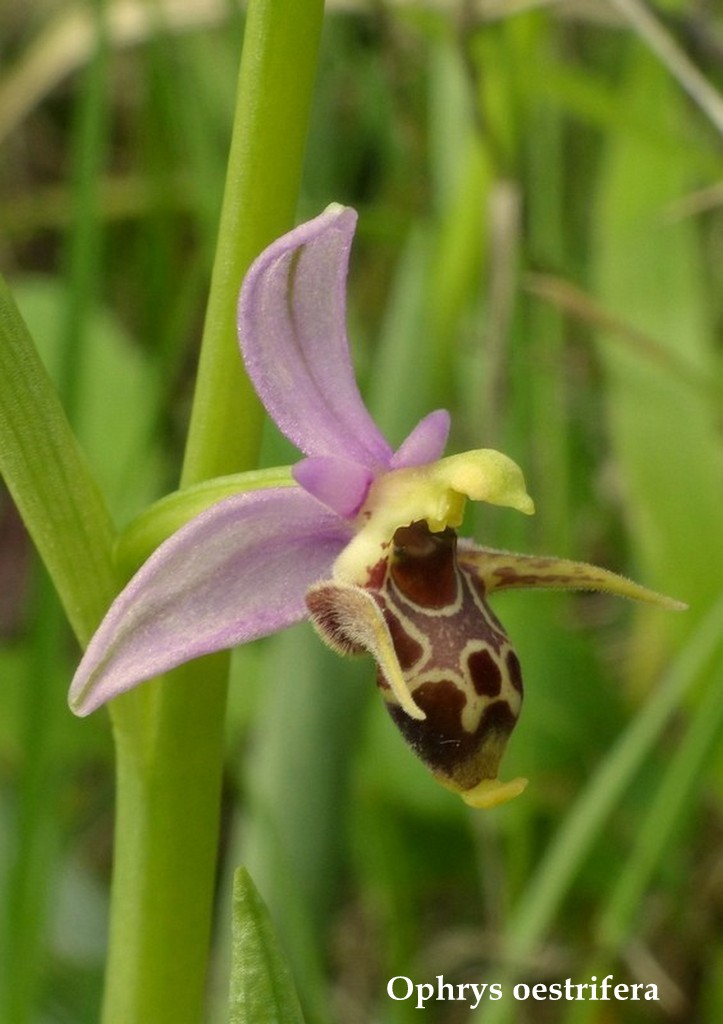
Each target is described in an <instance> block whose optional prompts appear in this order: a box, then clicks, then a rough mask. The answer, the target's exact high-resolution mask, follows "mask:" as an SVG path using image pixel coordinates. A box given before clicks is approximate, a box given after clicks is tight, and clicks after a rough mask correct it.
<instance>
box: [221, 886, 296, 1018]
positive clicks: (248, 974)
mask: <svg viewBox="0 0 723 1024" xmlns="http://www.w3.org/2000/svg"><path fill="white" fill-rule="evenodd" d="M260 1021H263V1022H264V1024H304V1018H303V1015H302V1013H301V1007H300V1005H299V1000H298V997H297V995H296V988H295V987H294V981H293V978H292V977H291V971H290V970H289V967H288V965H287V963H286V960H285V958H284V954H283V953H282V951H281V948H280V947H279V943H278V940H277V938H276V933H275V931H274V926H273V923H272V921H271V917H270V916H269V912H268V910H267V909H266V906H265V904H264V902H263V900H262V899H261V896H260V895H259V893H258V890H257V889H256V887H255V885H254V884H253V882H252V881H251V878H250V876H249V873H248V872H247V871H246V869H245V868H239V869H238V871H237V872H236V877H235V879H234V892H233V960H232V966H231V995H230V1008H229V1024H259V1022H260Z"/></svg>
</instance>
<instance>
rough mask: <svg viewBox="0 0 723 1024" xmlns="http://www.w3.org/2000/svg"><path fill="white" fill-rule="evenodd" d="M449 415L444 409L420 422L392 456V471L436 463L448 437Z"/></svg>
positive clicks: (432, 413) (430, 414)
mask: <svg viewBox="0 0 723 1024" xmlns="http://www.w3.org/2000/svg"><path fill="white" fill-rule="evenodd" d="M449 427H450V415H449V413H448V412H447V410H446V409H437V410H436V411H435V412H430V413H429V414H428V415H427V416H425V417H424V419H422V420H420V421H419V423H418V424H417V425H416V427H415V428H414V430H413V431H412V432H411V434H409V436H408V437H407V438H406V440H405V441H402V443H401V445H400V446H399V448H397V450H396V452H395V453H394V455H393V456H392V461H391V467H392V469H405V468H407V467H409V466H424V465H426V464H427V463H428V462H436V461H437V459H439V458H441V456H442V455H443V453H444V448H445V445H446V444H447V437H448V436H449Z"/></svg>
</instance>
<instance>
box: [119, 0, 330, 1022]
mask: <svg viewBox="0 0 723 1024" xmlns="http://www.w3.org/2000/svg"><path fill="white" fill-rule="evenodd" d="M322 19H323V0H255V2H254V0H251V2H250V3H249V6H248V13H247V20H246V33H245V39H244V48H243V54H242V58H241V68H240V74H239V92H238V104H237V112H236V119H235V123H234V131H233V138H232V143H231V152H230V157H229V165H228V174H227V183H226V193H225V196H224V203H223V209H222V214H221V224H220V229H219V240H218V248H217V252H216V259H215V264H214V271H213V278H212V285H211V292H210V296H209V303H208V309H207V315H206V321H205V329H204V336H203V344H202V350H201V360H200V365H199V376H198V383H197V388H196V397H195V402H194V408H193V413H192V419H191V426H190V431H189V439H188V445H187V449H186V460H185V465H184V472H183V481H182V482H183V485H184V486H191V485H193V484H196V483H198V482H200V481H202V480H205V479H209V478H211V477H214V476H217V475H221V474H230V473H235V472H239V471H242V470H245V469H250V468H253V466H254V465H255V462H256V459H257V456H258V447H259V441H260V434H261V425H262V410H261V408H260V406H259V404H258V401H257V399H256V397H255V395H254V394H253V392H252V390H251V388H250V385H249V383H248V381H247V380H246V378H245V376H244V374H243V370H242V367H241V361H240V358H239V353H238V345H237V342H236V327H235V323H236V301H237V295H238V290H239V286H240V283H241V280H242V277H243V274H244V273H245V271H246V269H247V267H248V265H249V263H250V262H251V260H252V259H253V258H254V257H255V256H256V255H257V253H258V252H259V251H260V250H261V249H262V248H263V247H264V246H265V245H266V244H268V242H270V241H271V240H272V239H273V238H274V237H276V236H277V235H279V234H282V233H283V232H284V231H286V230H288V229H289V228H290V227H291V225H292V223H293V216H294V211H295V208H296V203H297V198H298V190H299V182H300V178H301V168H302V163H303V152H304V145H305V139H306V133H307V126H308V120H309V111H310V106H311V95H312V90H313V83H314V77H315V69H316V59H317V53H318V43H319V37H320V33H321V23H322ZM227 662H228V659H227V656H226V655H215V656H213V657H212V658H206V659H203V660H201V661H197V662H194V663H192V664H189V665H187V666H184V667H183V668H182V669H180V670H177V671H176V672H174V673H173V674H172V676H173V678H172V679H171V678H170V677H169V679H168V680H167V681H166V682H160V681H158V682H154V683H151V684H147V685H145V686H143V687H141V688H140V689H138V690H137V691H134V692H132V693H130V694H126V695H125V696H124V697H121V698H119V699H118V700H116V701H114V703H113V705H112V708H111V710H112V716H113V724H114V730H115V737H116V744H117V765H118V769H117V771H118V804H117V812H116V833H115V862H114V880H113V892H112V906H111V937H110V952H109V962H108V975H107V988H106V995H105V1001H104V1008H103V1021H104V1024H148V1022H151V1021H152V1022H153V1024H197V1022H198V1021H199V1020H200V1019H201V1016H202V1005H203V995H204V988H205V980H206V966H207V956H208V945H209V938H210V928H211V910H212V900H213V892H214V883H215V867H216V858H217V840H218V829H219V804H220V789H221V772H222V765H223V752H224V743H223V729H224V715H225V698H226V685H227V683H226V680H227Z"/></svg>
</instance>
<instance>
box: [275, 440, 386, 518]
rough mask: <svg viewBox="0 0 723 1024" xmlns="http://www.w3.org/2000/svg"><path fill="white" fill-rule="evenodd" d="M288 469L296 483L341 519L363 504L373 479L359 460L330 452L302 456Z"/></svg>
mask: <svg viewBox="0 0 723 1024" xmlns="http://www.w3.org/2000/svg"><path fill="white" fill-rule="evenodd" d="M291 472H292V475H293V477H294V480H296V482H297V484H299V485H300V486H301V487H303V488H304V490H305V491H308V492H309V494H312V495H313V496H314V497H315V498H316V499H317V500H318V501H321V502H323V504H324V505H326V506H327V507H328V508H330V509H332V510H333V511H334V512H336V513H337V515H340V516H341V517H342V519H353V517H354V516H355V515H356V514H357V512H358V511H359V509H360V508H361V506H362V505H363V504H364V499H365V498H366V496H367V492H368V490H369V485H370V484H371V482H372V480H373V479H374V474H373V473H372V472H371V470H369V469H367V468H366V467H365V466H362V465H361V464H360V463H359V462H347V461H346V460H345V459H335V458H333V457H332V456H330V455H316V456H311V457H310V458H308V459H302V461H301V462H297V463H296V465H295V466H294V467H293V469H292V471H291Z"/></svg>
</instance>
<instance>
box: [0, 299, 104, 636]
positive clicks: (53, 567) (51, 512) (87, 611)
mask: <svg viewBox="0 0 723 1024" xmlns="http://www.w3.org/2000/svg"><path fill="white" fill-rule="evenodd" d="M0 473H2V475H3V476H4V478H5V481H6V483H7V485H8V488H9V490H10V492H11V494H12V496H13V499H14V500H15V503H16V505H17V507H18V510H19V512H20V515H21V516H22V518H23V520H24V522H25V525H26V526H27V528H28V531H29V532H30V535H31V536H32V538H33V541H34V543H35V546H36V547H37V549H38V551H39V553H40V556H41V557H42V559H43V561H44V562H45V565H46V567H47V569H48V572H49V574H50V576H51V579H52V580H53V583H54V585H55V587H56V589H57V591H58V594H59V596H60V600H61V602H62V604H63V607H64V608H65V612H66V614H67V616H68V619H69V620H70V624H71V626H72V627H73V630H74V631H75V634H76V636H77V637H78V639H79V640H80V641H81V642H85V641H87V640H88V639H89V638H90V635H91V633H92V632H93V630H94V628H95V626H96V625H97V623H98V621H99V620H100V618H101V616H102V615H103V613H104V612H105V610H106V608H107V607H108V605H109V604H110V602H111V600H112V598H113V596H114V594H115V589H116V588H115V574H114V570H113V564H112V557H111V552H112V548H113V542H114V532H115V531H114V528H113V524H112V523H111V520H110V516H109V514H108V511H107V509H106V506H105V503H104V501H103V498H102V496H101V493H100V490H99V488H98V486H97V484H96V481H95V478H94V477H93V475H92V473H91V471H90V469H89V468H88V465H87V463H86V460H85V457H84V455H83V453H82V451H81V449H80V447H79V445H78V442H77V440H76V438H75V435H74V434H73V432H72V430H71V428H70V426H69V424H68V421H67V419H66V416H65V413H64V411H63V408H62V406H61V404H60V400H59V398H58V395H57V393H56V391H55V389H54V388H53V385H52V383H51V381H50V379H49V377H48V374H47V373H46V371H45V368H44V366H43V364H42V362H41V361H40V357H39V356H38V353H37V352H36V350H35V347H34V345H33V341H32V338H31V337H30V334H29V332H28V329H27V327H26V326H25V322H24V321H23V319H22V317H21V316H20V313H19V312H18V309H17V306H16V305H15V302H14V301H13V298H12V296H11V294H10V291H9V289H8V287H7V285H6V284H5V282H4V281H3V280H2V279H0Z"/></svg>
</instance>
